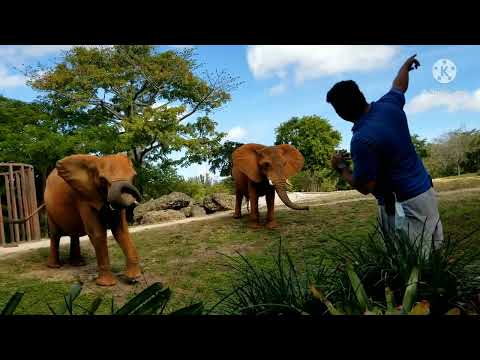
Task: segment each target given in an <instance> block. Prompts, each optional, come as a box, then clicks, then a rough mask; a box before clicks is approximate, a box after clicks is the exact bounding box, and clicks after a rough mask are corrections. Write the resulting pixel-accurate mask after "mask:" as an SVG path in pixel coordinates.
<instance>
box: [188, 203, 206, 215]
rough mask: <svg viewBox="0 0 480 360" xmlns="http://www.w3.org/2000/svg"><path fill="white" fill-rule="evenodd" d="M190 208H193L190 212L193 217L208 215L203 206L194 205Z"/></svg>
mask: <svg viewBox="0 0 480 360" xmlns="http://www.w3.org/2000/svg"><path fill="white" fill-rule="evenodd" d="M190 208H191V212H190V216H191V217H200V216H205V215H207V212H206V211H205V209H204V208H202V207H201V206H198V205H192V206H191V207H190Z"/></svg>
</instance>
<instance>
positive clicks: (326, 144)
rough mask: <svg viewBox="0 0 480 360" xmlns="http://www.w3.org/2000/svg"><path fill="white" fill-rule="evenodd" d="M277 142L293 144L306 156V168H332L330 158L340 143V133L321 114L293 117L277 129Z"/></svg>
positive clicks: (310, 169)
mask: <svg viewBox="0 0 480 360" xmlns="http://www.w3.org/2000/svg"><path fill="white" fill-rule="evenodd" d="M275 133H276V139H275V144H277V145H278V144H291V145H293V146H295V147H296V148H297V149H298V150H299V151H300V152H301V153H302V155H303V156H304V157H305V165H304V170H306V171H321V170H322V169H331V167H330V159H331V157H332V155H333V154H334V152H335V148H336V147H337V146H338V145H339V144H340V141H341V140H342V137H341V135H340V133H339V132H338V131H336V130H334V129H333V128H332V126H331V125H330V123H329V122H328V120H326V119H324V118H321V117H320V116H316V115H312V116H303V117H301V118H298V117H293V118H291V119H290V120H288V121H286V122H284V123H282V124H281V125H280V126H279V127H278V128H277V129H275Z"/></svg>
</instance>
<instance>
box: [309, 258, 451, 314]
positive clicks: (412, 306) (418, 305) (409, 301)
mask: <svg viewBox="0 0 480 360" xmlns="http://www.w3.org/2000/svg"><path fill="white" fill-rule="evenodd" d="M346 273H347V275H348V277H349V279H350V282H351V286H352V289H353V291H354V293H355V297H356V300H357V304H356V305H357V306H358V308H359V309H360V311H361V313H362V314H363V315H429V314H430V303H429V302H428V301H427V300H422V301H420V302H415V299H416V297H417V285H418V283H419V275H420V274H419V270H418V268H414V269H413V270H412V272H411V274H410V277H409V280H408V284H407V286H406V289H405V291H404V296H403V301H402V304H401V305H399V306H396V305H395V300H394V296H393V292H392V290H390V288H388V287H387V288H385V303H384V304H379V303H375V302H373V301H372V300H371V298H369V297H368V296H367V292H366V291H365V288H364V287H363V284H362V282H361V281H360V278H359V277H358V275H357V274H356V272H355V271H354V269H353V266H352V264H351V263H348V264H347V266H346ZM310 292H311V294H312V296H313V297H314V298H316V299H318V300H319V301H321V302H322V303H324V304H325V306H326V307H327V309H328V312H329V313H330V314H331V315H353V314H354V313H352V312H351V307H349V308H347V309H341V308H340V307H339V306H334V305H333V304H332V303H331V302H330V300H328V299H327V297H326V296H325V295H324V294H323V292H322V290H321V289H320V288H318V287H317V286H315V285H314V284H312V285H310ZM446 315H460V309H458V308H453V309H451V310H449V311H448V312H447V313H446Z"/></svg>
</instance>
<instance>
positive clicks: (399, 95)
mask: <svg viewBox="0 0 480 360" xmlns="http://www.w3.org/2000/svg"><path fill="white" fill-rule="evenodd" d="M378 102H388V103H392V104H395V105H397V106H399V107H400V108H402V109H403V107H404V106H405V94H404V93H403V91H402V90H399V89H397V88H395V87H392V88H391V89H390V91H389V92H388V93H386V94H385V95H383V96H382V97H381V98H380V99H379V100H378Z"/></svg>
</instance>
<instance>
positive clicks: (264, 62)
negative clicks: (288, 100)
mask: <svg viewBox="0 0 480 360" xmlns="http://www.w3.org/2000/svg"><path fill="white" fill-rule="evenodd" d="M398 51H399V47H398V46H389V45H254V46H249V47H248V48H247V62H248V65H249V67H250V71H251V72H252V73H253V76H254V77H255V78H257V79H262V78H269V77H272V76H276V77H278V78H280V79H283V78H285V76H286V73H287V71H288V70H290V68H291V69H292V70H293V73H294V79H295V82H296V83H297V84H300V83H302V82H304V81H305V80H311V79H317V78H320V77H322V76H328V75H336V74H343V73H346V72H351V71H370V70H375V69H378V68H381V67H386V66H388V65H389V64H390V63H391V61H392V59H393V58H394V56H395V55H396V54H397V53H398Z"/></svg>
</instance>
